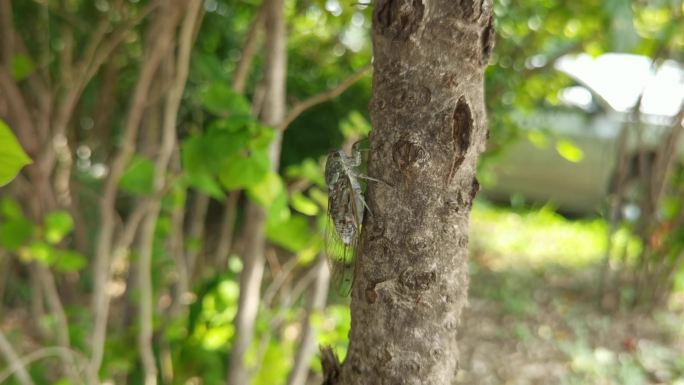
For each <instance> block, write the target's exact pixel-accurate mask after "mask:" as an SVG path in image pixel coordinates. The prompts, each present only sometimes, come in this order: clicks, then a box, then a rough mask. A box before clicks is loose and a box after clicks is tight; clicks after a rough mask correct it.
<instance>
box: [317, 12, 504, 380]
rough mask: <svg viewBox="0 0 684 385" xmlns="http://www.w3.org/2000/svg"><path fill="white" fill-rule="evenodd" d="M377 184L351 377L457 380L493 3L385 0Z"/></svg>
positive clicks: (380, 19) (374, 166) (361, 264)
mask: <svg viewBox="0 0 684 385" xmlns="http://www.w3.org/2000/svg"><path fill="white" fill-rule="evenodd" d="M372 33H373V48H374V65H373V66H374V76H373V97H372V101H371V105H370V112H371V120H372V124H373V131H372V132H371V135H370V144H371V152H370V160H369V174H370V176H371V177H373V178H376V179H379V180H382V181H385V182H370V183H369V189H368V190H369V191H368V195H367V198H366V199H367V203H368V205H369V207H370V210H369V212H367V214H366V218H365V222H364V229H363V233H362V235H361V237H362V239H361V246H360V250H359V260H358V261H357V269H356V280H355V282H354V287H353V290H352V303H351V312H352V327H351V332H350V346H349V352H348V355H347V359H346V360H345V362H344V365H343V366H342V368H341V371H340V372H339V373H327V379H326V380H327V381H328V383H336V384H337V383H339V384H355V385H356V384H423V385H426V384H451V383H453V382H454V381H455V377H456V371H457V370H458V347H457V341H456V334H457V333H456V332H457V327H458V324H459V320H460V318H461V311H462V309H463V306H464V305H465V304H466V301H467V288H468V265H467V248H468V223H469V213H470V208H471V204H472V200H473V198H474V196H475V194H476V193H477V191H478V187H479V185H478V182H477V179H476V178H475V170H476V164H477V159H478V157H479V154H480V153H481V152H482V151H483V150H484V148H485V142H486V137H487V126H486V116H485V105H484V91H483V88H484V87H483V73H484V67H485V66H486V65H487V62H488V60H489V56H490V54H491V51H492V47H493V36H494V29H493V22H492V3H491V0H379V1H378V2H377V3H376V4H375V9H374V11H373V31H372Z"/></svg>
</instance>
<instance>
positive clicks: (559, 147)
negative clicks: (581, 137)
mask: <svg viewBox="0 0 684 385" xmlns="http://www.w3.org/2000/svg"><path fill="white" fill-rule="evenodd" d="M556 151H558V153H559V154H560V156H562V157H563V158H565V159H566V160H568V161H570V162H572V163H578V162H581V161H582V159H583V158H584V152H583V151H582V149H581V148H579V147H577V146H576V145H575V144H574V143H573V142H571V141H569V140H567V139H561V140H559V141H558V142H556Z"/></svg>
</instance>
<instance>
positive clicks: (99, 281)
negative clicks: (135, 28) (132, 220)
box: [89, 18, 176, 380]
mask: <svg viewBox="0 0 684 385" xmlns="http://www.w3.org/2000/svg"><path fill="white" fill-rule="evenodd" d="M175 26H176V20H175V18H165V19H164V20H163V22H162V21H160V25H159V26H158V28H156V29H155V30H154V31H153V32H156V36H157V38H156V39H155V40H153V42H154V45H153V46H152V47H151V50H150V53H149V54H148V56H147V57H146V59H145V61H144V63H143V65H142V69H141V71H140V76H139V78H138V82H137V84H136V86H135V90H134V91H133V97H132V102H131V107H130V110H129V113H128V118H127V119H126V123H125V125H124V129H123V143H122V145H121V148H120V150H119V152H118V153H117V155H116V156H115V158H114V160H113V161H112V166H111V170H110V173H109V177H108V178H107V181H106V182H105V186H104V190H103V194H102V197H101V200H100V223H101V224H100V233H99V235H98V239H97V248H96V253H95V263H94V273H93V279H94V282H95V287H94V292H93V297H92V308H93V312H94V314H95V325H94V329H93V333H92V336H91V348H92V351H93V356H92V359H91V363H90V367H89V377H90V379H91V380H93V379H96V378H97V373H98V372H99V369H100V366H101V364H102V356H103V350H104V342H105V338H106V329H107V317H108V313H109V295H108V294H107V293H106V290H105V288H106V285H107V279H108V277H109V270H110V258H111V251H112V238H113V233H114V227H115V217H116V209H115V202H116V195H117V186H118V183H119V179H120V178H121V176H122V174H123V171H124V169H125V167H126V165H127V164H128V161H129V160H130V158H131V156H132V155H133V153H134V151H135V140H136V138H137V136H138V129H139V128H140V122H141V120H142V116H143V112H144V109H145V102H146V100H147V96H148V94H149V91H150V85H151V84H152V80H153V79H154V74H155V72H156V71H157V68H159V65H160V63H161V60H162V58H164V57H165V56H166V55H167V53H168V51H169V49H170V48H171V44H172V41H173V37H174V31H175Z"/></svg>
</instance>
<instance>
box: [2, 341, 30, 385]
mask: <svg viewBox="0 0 684 385" xmlns="http://www.w3.org/2000/svg"><path fill="white" fill-rule="evenodd" d="M0 353H2V355H3V356H4V357H5V361H7V363H8V364H9V369H8V370H10V373H16V375H17V380H19V382H20V383H21V384H22V385H34V384H33V380H31V377H30V376H29V374H28V372H27V371H26V368H25V367H24V365H23V364H22V362H21V360H20V359H19V356H17V353H16V352H15V351H14V348H12V344H10V342H9V341H8V340H7V338H6V337H5V334H3V333H2V330H0Z"/></svg>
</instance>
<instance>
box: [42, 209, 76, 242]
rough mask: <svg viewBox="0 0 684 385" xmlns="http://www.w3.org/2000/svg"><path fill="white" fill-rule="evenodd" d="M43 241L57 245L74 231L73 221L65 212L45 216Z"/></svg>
mask: <svg viewBox="0 0 684 385" xmlns="http://www.w3.org/2000/svg"><path fill="white" fill-rule="evenodd" d="M44 226H45V240H46V241H48V242H49V243H51V244H53V245H54V244H57V243H59V242H61V241H62V239H64V237H65V236H67V235H68V234H69V233H70V232H71V230H73V229H74V220H73V219H72V218H71V215H69V213H68V212H66V211H54V212H51V213H49V214H48V215H46V216H45V221H44Z"/></svg>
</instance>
